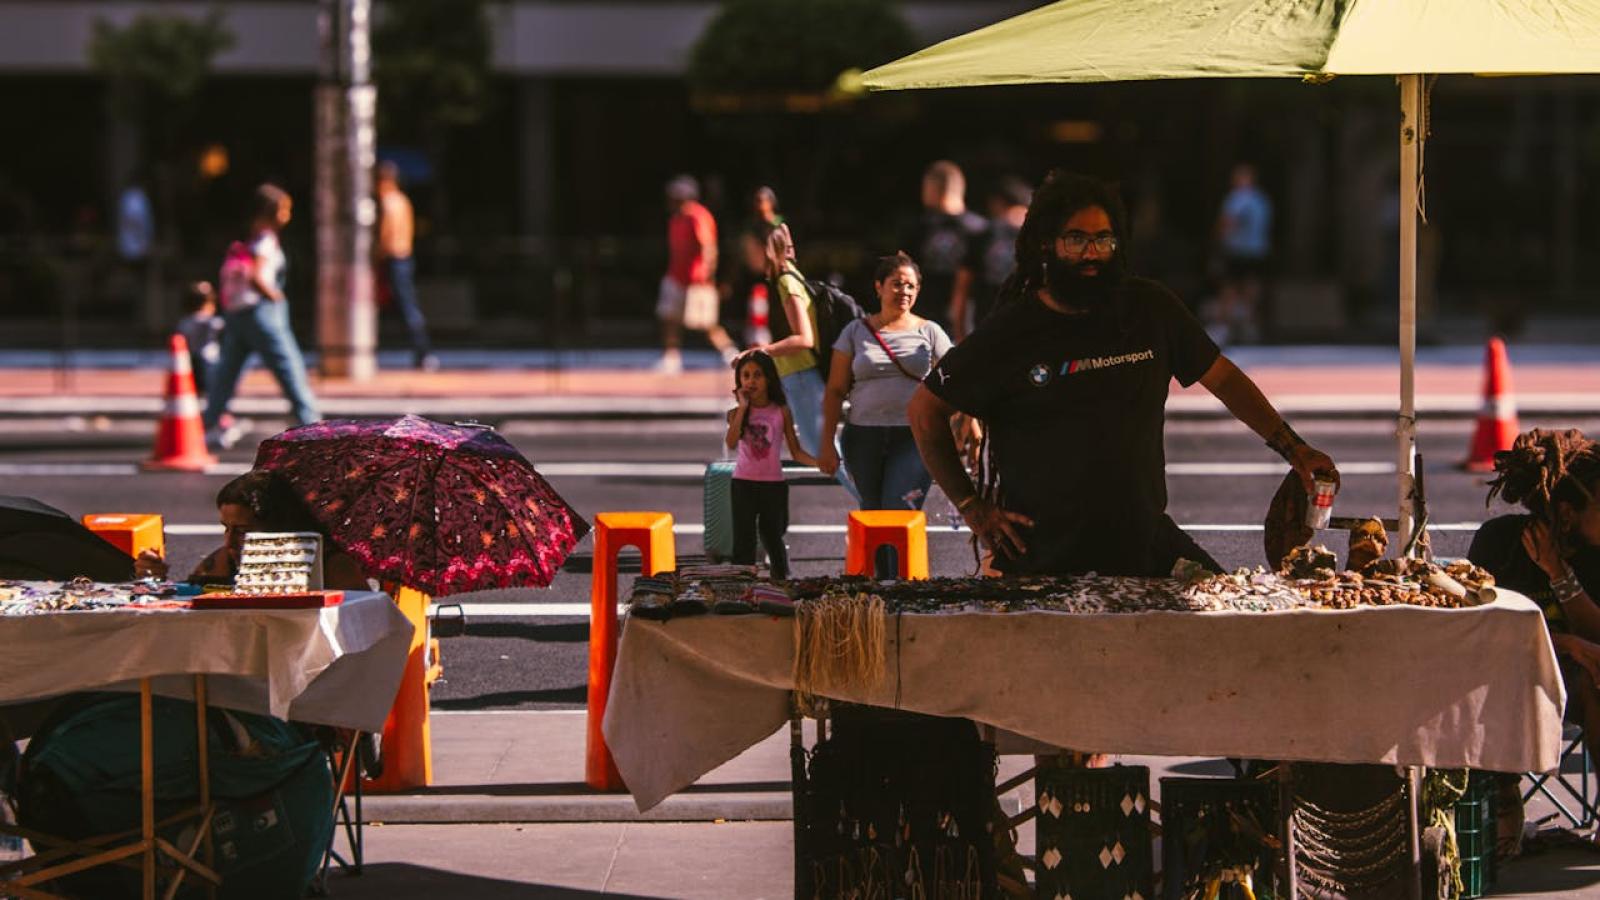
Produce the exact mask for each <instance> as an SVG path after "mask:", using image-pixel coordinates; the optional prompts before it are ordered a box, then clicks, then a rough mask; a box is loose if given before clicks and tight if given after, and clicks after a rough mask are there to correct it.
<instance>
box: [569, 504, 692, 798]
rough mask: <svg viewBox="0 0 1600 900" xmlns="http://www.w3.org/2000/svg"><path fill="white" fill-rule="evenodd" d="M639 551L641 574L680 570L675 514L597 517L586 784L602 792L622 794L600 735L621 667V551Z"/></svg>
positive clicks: (615, 514)
mask: <svg viewBox="0 0 1600 900" xmlns="http://www.w3.org/2000/svg"><path fill="white" fill-rule="evenodd" d="M623 547H638V548H639V553H640V555H641V557H642V558H641V559H640V561H639V571H640V572H641V573H643V574H645V575H657V574H660V573H661V572H671V571H673V570H675V569H677V568H678V556H677V548H676V544H675V543H674V541H673V537H672V514H671V513H664V512H609V513H600V514H599V515H597V516H595V517H594V568H593V574H592V575H591V576H590V583H591V588H590V592H589V601H590V613H589V723H588V724H589V729H588V745H587V748H586V751H585V754H584V781H586V782H588V784H589V786H590V787H592V788H594V789H595V790H598V791H620V790H624V789H625V788H624V785H623V783H622V775H621V774H620V773H618V772H617V764H616V763H615V762H614V761H613V760H612V759H611V749H610V748H609V747H607V746H606V738H605V735H604V734H603V733H601V730H600V726H601V723H603V722H604V721H605V718H606V699H607V698H608V697H610V696H611V672H612V670H613V669H615V668H616V666H617V631H618V627H617V551H618V550H621V549H622V548H623Z"/></svg>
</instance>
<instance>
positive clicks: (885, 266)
mask: <svg viewBox="0 0 1600 900" xmlns="http://www.w3.org/2000/svg"><path fill="white" fill-rule="evenodd" d="M903 268H909V269H910V270H911V271H913V272H915V273H917V283H918V284H921V283H922V267H921V266H919V265H917V261H916V260H914V259H912V258H911V254H909V253H907V252H905V251H904V250H896V251H895V252H894V255H893V256H880V257H878V267H877V268H875V269H873V270H872V283H873V284H882V283H884V282H885V281H887V280H889V276H890V275H893V274H894V273H895V272H898V271H899V270H901V269H903Z"/></svg>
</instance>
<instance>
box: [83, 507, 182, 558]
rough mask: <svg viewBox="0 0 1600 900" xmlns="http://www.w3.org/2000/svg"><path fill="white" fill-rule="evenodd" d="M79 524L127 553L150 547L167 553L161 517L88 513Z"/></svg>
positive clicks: (164, 554) (161, 552)
mask: <svg viewBox="0 0 1600 900" xmlns="http://www.w3.org/2000/svg"><path fill="white" fill-rule="evenodd" d="M82 521H83V527H85V528H87V529H89V530H90V531H92V532H94V533H95V534H98V535H100V536H101V537H102V538H105V540H106V542H107V543H109V544H110V545H111V546H113V547H115V548H117V549H118V550H121V551H122V552H123V553H126V554H128V555H129V556H138V555H139V554H140V553H143V552H144V551H146V550H154V551H155V552H156V555H157V556H160V557H163V558H165V557H166V555H167V537H166V532H165V530H164V528H165V526H164V524H163V523H162V520H161V517H160V516H158V515H152V514H150V513H89V514H88V515H86V516H84V517H83V520H82Z"/></svg>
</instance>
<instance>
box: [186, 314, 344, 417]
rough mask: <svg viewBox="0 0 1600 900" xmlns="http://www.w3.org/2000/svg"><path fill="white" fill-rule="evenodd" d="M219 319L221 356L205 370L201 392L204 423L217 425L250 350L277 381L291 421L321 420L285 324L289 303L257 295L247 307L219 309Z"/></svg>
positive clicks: (304, 367) (236, 385)
mask: <svg viewBox="0 0 1600 900" xmlns="http://www.w3.org/2000/svg"><path fill="white" fill-rule="evenodd" d="M223 320H224V321H225V322H226V323H227V325H226V327H225V328H223V330H222V358H221V359H220V360H218V361H217V366H216V368H215V369H213V370H212V371H211V373H210V375H211V378H210V380H211V382H212V383H211V385H210V387H209V389H208V390H207V391H206V414H205V423H206V427H207V428H215V427H217V421H218V420H220V419H221V418H222V414H223V413H225V412H227V411H228V403H229V402H230V401H232V400H233V393H234V391H236V390H238V389H239V377H240V376H241V375H243V374H244V366H245V363H247V362H249V361H250V354H252V353H259V354H260V355H261V363H262V365H265V366H266V367H267V370H268V371H270V372H271V373H272V377H273V378H276V379H277V380H278V387H279V388H281V389H282V390H283V396H284V397H286V398H288V400H289V409H290V412H291V413H293V415H294V420H295V423H296V424H298V425H304V424H306V423H307V422H315V421H317V420H319V419H321V418H322V416H321V415H320V414H318V412H317V401H316V399H315V398H314V397H312V396H311V383H310V382H309V381H307V380H306V362H305V359H303V358H302V357H301V356H300V345H299V344H297V343H295V340H294V332H293V331H291V330H290V328H289V304H288V303H275V302H273V301H271V300H262V301H261V302H260V303H257V304H256V305H255V306H252V307H249V308H248V309H240V310H235V311H233V312H230V313H224V314H223Z"/></svg>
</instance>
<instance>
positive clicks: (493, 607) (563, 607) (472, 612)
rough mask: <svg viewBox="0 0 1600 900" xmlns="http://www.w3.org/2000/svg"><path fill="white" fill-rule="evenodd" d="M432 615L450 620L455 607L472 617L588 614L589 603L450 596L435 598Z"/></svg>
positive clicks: (453, 614)
mask: <svg viewBox="0 0 1600 900" xmlns="http://www.w3.org/2000/svg"><path fill="white" fill-rule="evenodd" d="M433 603H434V605H433V610H432V613H431V614H432V616H433V617H434V618H435V619H443V620H445V621H447V622H448V621H450V620H451V619H453V618H455V615H456V614H455V607H457V606H459V607H461V613H462V615H465V616H467V617H468V618H472V617H474V616H478V617H482V618H507V617H515V616H587V615H589V610H590V606H589V604H587V603H452V602H450V598H449V597H445V598H443V600H435V601H434V602H433Z"/></svg>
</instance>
